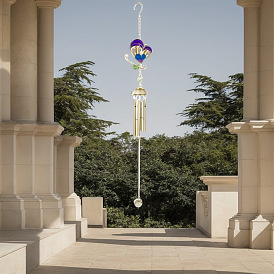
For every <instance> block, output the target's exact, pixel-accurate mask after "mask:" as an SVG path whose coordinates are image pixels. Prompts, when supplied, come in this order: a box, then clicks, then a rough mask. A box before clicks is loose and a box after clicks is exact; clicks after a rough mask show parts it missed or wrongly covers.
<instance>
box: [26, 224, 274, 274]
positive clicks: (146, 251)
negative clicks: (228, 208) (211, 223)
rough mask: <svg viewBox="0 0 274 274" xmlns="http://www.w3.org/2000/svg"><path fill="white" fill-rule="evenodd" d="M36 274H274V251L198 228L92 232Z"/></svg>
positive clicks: (39, 269)
mask: <svg viewBox="0 0 274 274" xmlns="http://www.w3.org/2000/svg"><path fill="white" fill-rule="evenodd" d="M29 273H30V274H46V273H47V274H48V273H57V274H59V273H66V274H78V273H83V274H84V273H85V274H94V273H96V274H97V273H98V274H103V273H104V274H112V273H113V274H117V273H120V274H141V273H153V274H180V273H184V274H196V273H197V274H198V273H199V274H211V273H215V274H216V273H220V274H234V273H263V274H267V273H274V251H272V250H251V249H236V248H228V247H227V244H226V242H225V239H209V238H206V237H205V236H203V235H202V234H201V233H200V232H199V231H197V230H195V229H162V228H155V229H137V228H135V229H133V228H128V229H126V228H123V229H119V228H116V229H112V228H107V229H102V228H89V229H88V233H87V235H86V236H85V237H84V238H82V239H81V240H80V241H78V242H76V243H75V244H73V245H72V246H70V247H69V248H67V249H65V250H63V251H62V252H60V253H59V254H58V255H56V256H54V257H52V258H51V259H49V260H48V261H46V262H45V263H44V264H42V265H41V266H39V267H38V268H36V269H34V270H33V271H31V272H29Z"/></svg>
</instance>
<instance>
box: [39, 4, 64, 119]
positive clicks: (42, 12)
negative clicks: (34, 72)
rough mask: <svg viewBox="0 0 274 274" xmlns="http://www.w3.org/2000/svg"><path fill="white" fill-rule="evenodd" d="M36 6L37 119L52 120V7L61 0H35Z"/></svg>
mask: <svg viewBox="0 0 274 274" xmlns="http://www.w3.org/2000/svg"><path fill="white" fill-rule="evenodd" d="M36 4H37V7H38V121H39V122H48V123H52V122H53V121H54V86H53V79H54V65H53V45H54V43H53V38H54V37H53V36H54V9H55V8H57V7H59V6H60V5H61V0H36Z"/></svg>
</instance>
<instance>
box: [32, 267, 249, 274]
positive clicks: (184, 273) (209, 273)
mask: <svg viewBox="0 0 274 274" xmlns="http://www.w3.org/2000/svg"><path fill="white" fill-rule="evenodd" d="M48 273H50V274H55V273H56V274H60V273H66V274H146V273H151V274H214V273H215V274H236V273H241V274H250V273H251V272H231V271H215V270H118V269H102V268H90V269H89V268H79V267H61V266H39V267H38V268H36V269H34V270H32V271H31V272H29V274H48Z"/></svg>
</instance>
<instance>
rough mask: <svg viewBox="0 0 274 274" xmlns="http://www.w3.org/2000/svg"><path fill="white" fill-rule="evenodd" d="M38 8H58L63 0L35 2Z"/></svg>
mask: <svg viewBox="0 0 274 274" xmlns="http://www.w3.org/2000/svg"><path fill="white" fill-rule="evenodd" d="M35 2H36V5H37V7H38V8H54V9H56V8H58V7H59V6H60V5H61V2H62V0H35Z"/></svg>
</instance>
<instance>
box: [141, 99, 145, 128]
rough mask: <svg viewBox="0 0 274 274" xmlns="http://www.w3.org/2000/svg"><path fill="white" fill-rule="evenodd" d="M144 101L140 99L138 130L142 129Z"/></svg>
mask: <svg viewBox="0 0 274 274" xmlns="http://www.w3.org/2000/svg"><path fill="white" fill-rule="evenodd" d="M143 106H144V102H143V101H140V131H144V108H143Z"/></svg>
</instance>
